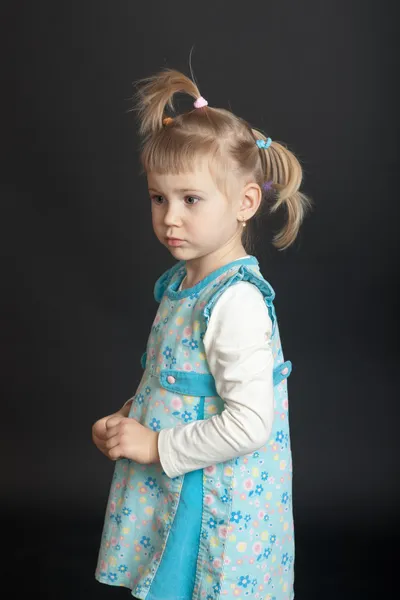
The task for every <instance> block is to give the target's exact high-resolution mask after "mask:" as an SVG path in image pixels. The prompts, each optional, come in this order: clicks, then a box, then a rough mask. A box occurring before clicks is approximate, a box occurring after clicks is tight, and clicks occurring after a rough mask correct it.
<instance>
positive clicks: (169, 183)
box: [146, 166, 216, 192]
mask: <svg viewBox="0 0 400 600" xmlns="http://www.w3.org/2000/svg"><path fill="white" fill-rule="evenodd" d="M146 175H147V183H148V186H149V187H155V188H159V187H162V188H163V189H164V188H165V189H168V191H170V192H179V191H182V190H191V189H199V190H205V191H207V190H208V191H210V190H213V189H215V187H216V185H215V182H214V180H213V178H212V176H211V173H210V170H209V168H208V167H204V166H202V167H199V168H196V169H195V170H193V171H184V172H180V173H157V172H155V171H150V172H148V173H147V174H146Z"/></svg>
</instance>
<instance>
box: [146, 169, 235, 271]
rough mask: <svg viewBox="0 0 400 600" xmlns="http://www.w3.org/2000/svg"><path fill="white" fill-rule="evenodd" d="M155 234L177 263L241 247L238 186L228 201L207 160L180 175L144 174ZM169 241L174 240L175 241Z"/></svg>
mask: <svg viewBox="0 0 400 600" xmlns="http://www.w3.org/2000/svg"><path fill="white" fill-rule="evenodd" d="M147 183H148V188H149V194H150V199H151V211H152V222H153V228H154V232H155V234H156V236H157V238H158V239H159V240H160V242H161V243H162V244H163V245H164V246H166V247H167V248H168V249H169V251H170V252H171V254H172V255H173V256H174V257H175V258H176V259H177V260H193V259H196V258H200V257H202V256H205V255H209V254H212V253H213V252H215V251H217V250H220V249H221V248H223V247H226V248H227V250H233V251H234V250H236V249H241V248H243V246H242V243H241V230H242V226H241V224H240V223H239V221H238V214H239V208H240V191H241V190H240V186H237V189H236V190H233V193H232V195H231V196H230V197H229V198H227V197H226V196H224V195H223V194H222V193H221V192H220V190H219V189H218V188H217V187H216V184H215V183H214V181H213V179H212V176H211V173H210V171H209V168H208V163H207V161H206V160H204V161H202V162H200V163H199V165H198V169H197V170H196V171H194V172H193V173H192V172H188V173H183V174H179V175H170V174H168V175H161V174H159V173H155V172H149V173H147ZM170 238H177V239H178V240H181V241H180V242H175V245H174V242H173V240H171V239H170Z"/></svg>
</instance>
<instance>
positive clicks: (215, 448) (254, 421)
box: [158, 281, 274, 477]
mask: <svg viewBox="0 0 400 600" xmlns="http://www.w3.org/2000/svg"><path fill="white" fill-rule="evenodd" d="M271 335H272V322H271V319H270V316H269V313H268V308H267V306H266V304H265V301H264V298H263V295H262V294H261V292H260V290H259V289H258V288H257V287H256V286H255V285H253V284H251V283H249V282H246V281H241V282H239V283H237V284H235V285H233V286H230V287H228V288H227V289H226V290H225V291H224V292H223V294H222V295H221V296H220V298H219V299H218V300H217V302H216V304H215V306H214V308H213V311H212V313H211V316H210V319H209V323H208V326H207V330H206V333H205V335H204V339H203V342H204V346H205V352H206V358H207V363H208V366H209V369H210V373H211V374H212V375H213V377H214V379H215V386H216V389H217V392H218V395H219V396H220V397H221V398H222V399H223V401H224V410H223V411H222V413H221V414H220V415H214V416H213V417H210V418H208V419H206V420H197V421H194V422H192V423H187V424H186V423H185V424H179V425H177V426H176V427H173V428H169V429H162V430H161V431H160V432H159V438H158V451H159V455H160V462H161V466H162V468H163V470H164V472H165V473H166V475H168V477H177V476H178V475H183V474H185V473H189V472H190V471H194V470H196V469H202V468H205V467H208V466H210V465H214V464H217V463H220V462H224V461H226V460H229V459H231V458H234V457H236V456H242V455H244V454H247V453H249V452H253V451H254V450H256V449H258V448H260V447H261V446H262V445H263V444H265V442H266V441H267V439H268V437H269V434H270V432H271V428H272V420H273V414H274V399H273V362H274V359H273V354H272V349H271Z"/></svg>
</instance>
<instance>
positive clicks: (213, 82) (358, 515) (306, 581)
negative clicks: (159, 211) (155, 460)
mask: <svg viewBox="0 0 400 600" xmlns="http://www.w3.org/2000/svg"><path fill="white" fill-rule="evenodd" d="M12 9H13V10H12ZM5 17H6V18H5V19H4V20H3V26H4V29H5V31H4V34H3V41H6V43H7V48H6V50H5V52H4V54H3V57H5V58H9V59H10V60H9V61H7V66H6V68H5V70H4V71H3V73H4V75H5V82H6V85H5V86H4V88H3V92H2V94H3V101H5V102H6V109H5V110H4V111H3V114H2V117H3V124H4V131H5V132H6V133H5V136H4V138H3V140H4V141H5V144H4V152H3V160H2V166H3V171H4V173H3V177H2V205H3V208H4V212H3V215H4V218H3V219H2V220H1V221H2V226H3V227H2V229H3V232H2V236H1V239H2V242H3V256H4V257H5V258H6V260H5V263H4V265H5V268H4V270H3V283H4V284H5V285H4V293H3V300H5V308H6V311H5V319H4V321H3V327H2V330H3V340H4V341H3V344H2V350H3V351H2V365H3V375H4V377H3V382H4V388H3V389H4V391H3V410H2V427H1V432H2V435H1V439H2V442H3V445H4V450H3V453H2V457H3V461H4V466H3V477H2V485H1V506H2V520H3V524H2V525H3V527H2V530H3V532H4V533H3V549H5V551H6V557H7V558H6V561H5V562H4V563H3V576H4V579H3V582H4V583H5V582H6V581H7V582H9V583H11V585H12V586H13V588H14V590H13V593H12V596H13V597H22V596H23V595H24V594H25V592H26V590H31V591H32V590H35V591H38V592H39V595H40V596H41V597H43V598H52V599H53V598H54V599H58V598H77V599H78V598H79V599H80V598H82V599H83V598H85V600H89V599H91V598H93V599H94V598H96V599H97V598H110V599H111V598H116V597H120V598H123V597H125V598H128V597H129V591H127V590H124V589H118V588H112V587H109V586H103V585H101V584H98V583H97V582H96V581H95V580H94V569H95V563H96V558H97V550H98V545H99V541H100V535H101V527H102V522H103V514H104V509H105V504H106V500H107V495H108V489H109V483H110V479H111V475H112V470H113V463H111V462H109V461H107V459H106V458H105V457H104V456H103V455H102V454H100V453H99V452H98V451H97V449H96V448H95V447H94V445H93V444H92V442H91V425H92V423H93V422H94V421H95V420H96V419H98V418H99V417H102V416H104V415H106V414H109V413H111V412H113V411H114V410H116V409H117V408H119V407H120V406H121V404H122V403H123V402H124V401H125V400H126V399H127V398H129V397H130V396H131V395H133V394H134V392H135V389H136V385H137V384H138V382H139V379H140V376H141V367H140V363H139V361H140V356H141V354H142V352H143V351H144V347H145V344H146V341H147V335H148V333H149V328H150V325H151V322H152V319H153V317H154V314H155V311H156V308H157V305H156V303H155V301H154V299H153V295H152V292H153V285H154V282H155V280H156V278H157V277H158V276H159V275H160V274H161V273H162V272H163V271H164V270H165V269H166V268H168V267H169V266H171V264H172V263H173V259H172V258H171V256H170V255H169V253H168V251H167V250H166V249H165V248H163V247H161V245H160V244H159V243H158V241H157V240H156V238H155V236H154V234H153V232H152V228H151V221H150V206H149V201H148V198H147V190H146V182H145V179H144V178H143V177H140V175H139V165H138V154H137V144H138V140H137V136H136V130H135V128H136V124H135V121H134V115H133V113H131V112H129V108H130V107H131V101H130V97H131V96H132V93H133V87H132V82H133V81H134V80H136V79H138V78H139V77H143V76H146V75H149V74H150V73H152V72H154V71H156V70H158V69H159V68H161V67H163V66H167V67H173V68H177V69H181V70H183V71H184V72H186V73H189V67H188V58H189V53H190V49H191V48H192V46H193V45H194V51H193V54H192V65H193V69H194V73H195V76H196V79H197V82H198V84H199V87H200V90H201V92H202V94H203V95H204V96H205V97H206V98H207V99H208V100H209V103H210V105H212V106H219V107H226V108H230V109H232V110H233V111H234V112H236V113H237V114H239V115H241V116H242V117H244V118H246V119H248V120H249V121H250V122H251V123H252V125H254V126H256V127H257V126H258V127H260V128H262V129H263V130H264V131H265V132H266V133H267V134H268V135H270V136H271V137H272V139H276V140H280V141H283V142H285V143H287V144H288V146H289V148H291V149H292V150H293V151H294V152H295V153H296V154H297V156H298V157H299V158H300V160H301V162H302V165H303V168H304V183H303V190H304V191H305V192H306V193H308V194H309V195H310V196H311V197H312V198H313V200H314V203H315V208H314V210H313V212H312V213H310V215H309V216H308V218H307V219H306V221H305V223H304V225H303V227H302V230H301V234H300V236H299V238H298V240H297V242H296V244H295V245H294V246H293V247H292V248H290V249H289V250H287V251H286V252H278V251H276V250H275V249H274V248H273V247H272V245H271V244H270V235H267V230H268V227H267V228H266V235H265V238H264V239H263V240H262V241H261V243H260V244H259V247H258V251H257V253H256V254H257V256H258V258H259V261H260V263H261V268H262V270H263V273H264V276H265V277H266V278H267V279H268V280H269V281H270V283H271V284H272V286H273V287H274V289H275V291H276V310H277V313H278V318H279V322H280V330H281V336H282V341H283V347H284V353H285V358H286V359H290V360H291V361H292V363H293V372H292V375H291V377H290V379H289V383H288V386H289V402H290V419H291V432H292V449H293V461H294V510H295V521H296V544H297V547H296V567H295V568H296V600H304V599H306V600H311V599H314V598H315V599H317V598H318V600H320V599H321V600H322V599H323V600H325V599H330V598H332V599H333V598H375V597H379V598H381V597H382V598H383V597H385V598H392V597H394V591H393V590H394V574H393V567H394V558H395V547H396V545H395V542H396V540H397V539H398V538H397V534H398V511H397V505H398V502H399V495H400V494H399V484H398V479H397V470H398V469H397V464H398V462H397V460H396V459H397V456H398V455H396V451H397V450H398V443H397V436H396V431H397V429H398V428H397V422H396V417H397V416H398V414H399V411H398V409H397V402H398V397H399V394H398V391H397V388H396V387H395V383H396V375H397V373H398V359H399V349H398V345H397V344H396V343H395V341H394V336H391V334H392V332H393V329H394V328H395V326H396V315H395V308H396V307H395V302H396V300H395V298H397V297H396V295H395V285H396V283H397V282H396V278H397V259H398V242H397V239H398V233H397V230H398V223H397V220H398V217H399V214H400V213H399V209H398V199H397V193H396V188H395V176H396V174H397V171H398V167H399V160H398V142H397V139H396V136H397V134H398V120H397V110H396V109H397V107H398V101H399V98H398V95H396V94H397V91H396V89H395V83H394V82H395V79H396V73H397V72H398V68H399V64H398V60H397V45H396V37H395V36H396V25H395V23H396V22H397V21H396V20H395V16H394V2H393V3H392V4H390V3H388V2H386V3H385V2H380V3H372V4H371V3H365V2H361V1H360V0H359V1H355V0H351V1H343V0H342V1H333V0H324V2H319V1H317V0H304V1H303V2H294V1H293V2H290V1H288V0H281V1H280V2H270V1H268V0H265V1H264V2H247V3H245V4H243V3H240V2H236V3H235V2H230V3H228V2H223V1H220V0H214V1H213V2H207V1H204V2H202V3H194V2H192V3H190V2H169V3H162V2H147V3H137V2H134V1H132V0H131V1H128V0H115V1H114V2H106V1H104V0H96V1H91V2H90V1H86V0H80V1H77V0H70V1H69V2H64V3H60V2H54V1H53V2H49V1H48V0H42V1H41V2H36V3H31V2H26V1H25V2H24V1H20V2H18V3H14V4H11V3H9V5H8V10H7V12H6V13H5ZM14 90H15V92H16V93H15V95H14V93H13V92H14ZM14 115H15V120H14V119H13V118H11V116H14ZM9 117H10V118H9ZM378 586H379V589H380V593H379V594H378V596H375V595H374V592H375V590H376V589H378ZM383 589H386V590H388V591H387V592H386V593H385V594H384V595H383ZM389 590H390V591H389Z"/></svg>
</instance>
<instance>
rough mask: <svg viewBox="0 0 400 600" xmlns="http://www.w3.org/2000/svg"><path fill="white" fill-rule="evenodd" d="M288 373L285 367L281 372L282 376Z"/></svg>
mask: <svg viewBox="0 0 400 600" xmlns="http://www.w3.org/2000/svg"><path fill="white" fill-rule="evenodd" d="M288 371H289V369H288V368H287V367H285V368H284V369H283V371H282V375H286V373H287V372H288Z"/></svg>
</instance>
